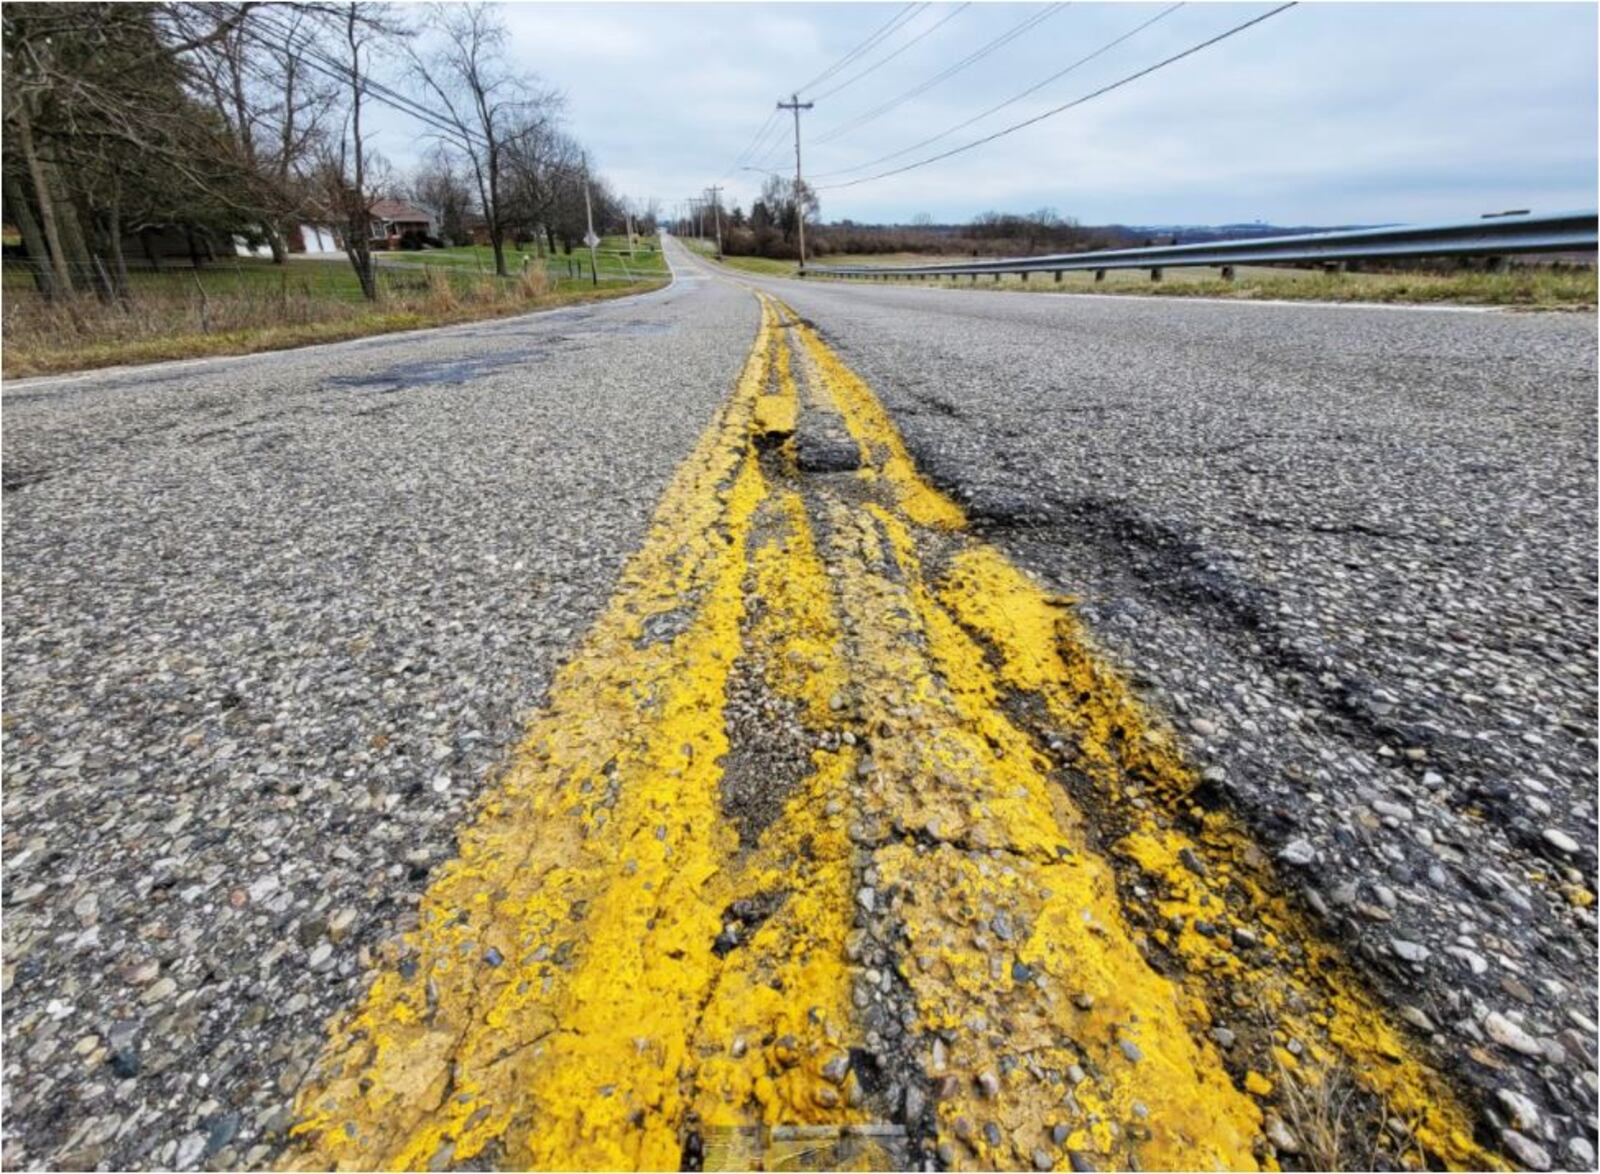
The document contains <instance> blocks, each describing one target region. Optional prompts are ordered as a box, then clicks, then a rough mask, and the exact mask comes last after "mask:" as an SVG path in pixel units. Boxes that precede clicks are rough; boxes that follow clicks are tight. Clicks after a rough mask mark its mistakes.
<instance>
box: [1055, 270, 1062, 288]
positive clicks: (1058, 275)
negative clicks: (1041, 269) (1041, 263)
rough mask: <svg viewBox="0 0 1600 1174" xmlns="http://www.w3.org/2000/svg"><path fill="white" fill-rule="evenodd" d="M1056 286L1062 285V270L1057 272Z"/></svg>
mask: <svg viewBox="0 0 1600 1174" xmlns="http://www.w3.org/2000/svg"><path fill="white" fill-rule="evenodd" d="M1056 284H1057V285H1060V284H1061V270H1059V269H1057V270H1056Z"/></svg>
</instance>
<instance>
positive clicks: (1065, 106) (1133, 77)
mask: <svg viewBox="0 0 1600 1174" xmlns="http://www.w3.org/2000/svg"><path fill="white" fill-rule="evenodd" d="M1299 2H1300V0H1289V3H1287V4H1280V5H1278V7H1276V8H1274V9H1272V10H1270V11H1268V12H1263V13H1262V14H1261V15H1260V16H1256V17H1252V18H1251V19H1249V20H1247V21H1245V22H1244V23H1243V24H1236V25H1234V26H1233V27H1232V28H1230V29H1228V30H1226V31H1225V32H1221V33H1218V34H1217V35H1216V36H1214V37H1211V38H1210V39H1209V40H1205V41H1201V42H1200V43H1199V44H1198V45H1191V46H1190V47H1189V48H1187V49H1185V50H1183V52H1181V53H1174V54H1173V55H1172V56H1171V57H1168V58H1166V59H1165V60H1162V61H1158V62H1156V63H1155V64H1154V65H1147V66H1146V67H1145V68H1143V69H1141V70H1139V71H1138V72H1137V73H1130V74H1129V75H1128V76H1127V77H1124V78H1120V79H1119V80H1117V81H1114V82H1112V83H1110V84H1109V85H1104V86H1101V87H1100V88H1099V89H1098V90H1092V91H1090V92H1089V93H1087V94H1085V95H1083V97H1081V98H1074V99H1073V100H1072V101H1071V102H1064V103H1062V104H1061V105H1060V106H1057V107H1055V108H1054V109H1051V110H1046V111H1045V112H1044V113H1043V114H1036V115H1034V116H1033V117H1032V118H1028V119H1024V120H1023V121H1022V122H1017V123H1013V124H1012V125H1010V126H1008V127H1005V128H1003V129H1001V130H997V131H995V132H994V133H993V134H989V135H985V136H984V137H983V138H981V139H974V140H973V141H972V142H970V143H963V144H962V145H961V146H959V147H952V148H951V149H950V150H948V151H942V152H940V153H939V154H937V155H930V156H929V157H928V158H926V159H919V160H917V162H915V163H907V164H906V165H905V166H904V167H896V168H894V169H892V170H890V171H883V172H879V173H878V174H877V175H868V176H864V177H863V178H861V179H851V180H846V181H845V182H844V183H831V184H827V185H825V186H823V187H819V188H818V189H816V190H818V191H834V190H837V189H839V188H852V187H855V186H856V185H857V184H863V183H872V182H873V181H874V180H879V179H887V178H889V177H890V176H891V175H901V174H903V173H905V172H907V171H914V170H916V169H917V168H918V167H926V166H927V165H928V164H930V163H937V162H939V161H940V160H941V159H948V158H950V157H951V156H952V155H959V154H961V153H962V152H964V151H970V150H972V149H973V148H974V147H981V146H983V145H984V144H985V143H992V142H994V141H995V140H996V139H1001V138H1004V137H1005V136H1006V135H1009V134H1013V133H1015V132H1016V131H1019V130H1022V129H1023V128H1024V127H1029V126H1032V125H1033V124H1034V123H1036V122H1043V121H1044V120H1045V119H1047V118H1053V117H1054V116H1055V115H1057V114H1060V113H1062V112H1064V111H1067V110H1071V109H1072V108H1073V107H1075V106H1082V105H1083V104H1084V103H1085V102H1089V101H1092V100H1094V99H1095V98H1098V97H1100V96H1101V95H1103V94H1109V93H1110V92H1111V91H1112V90H1117V89H1121V88H1122V87H1123V86H1125V85H1127V84H1128V83H1129V82H1135V81H1138V80H1139V79H1140V78H1142V77H1147V76H1148V75H1150V74H1152V73H1155V72H1156V70H1158V69H1164V68H1166V67H1167V66H1169V65H1172V64H1173V63H1175V62H1178V61H1182V60H1183V59H1184V58H1185V57H1190V56H1192V55H1194V54H1196V53H1198V52H1200V50H1202V49H1207V48H1210V47H1211V46H1212V45H1215V44H1217V43H1218V42H1219V41H1225V40H1227V39H1228V38H1229V37H1231V36H1234V35H1235V34H1237V33H1242V32H1244V30H1245V29H1247V28H1250V27H1251V26H1252V25H1258V24H1260V23H1261V22H1262V21H1264V20H1268V19H1270V18H1272V17H1274V16H1277V15H1278V14H1279V13H1280V12H1287V11H1288V10H1289V9H1291V8H1293V7H1294V6H1295V5H1296V4H1298V3H1299Z"/></svg>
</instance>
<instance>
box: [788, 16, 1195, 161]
mask: <svg viewBox="0 0 1600 1174" xmlns="http://www.w3.org/2000/svg"><path fill="white" fill-rule="evenodd" d="M1183 6H1184V0H1179V2H1178V3H1176V4H1173V5H1170V6H1169V7H1167V8H1165V9H1163V10H1162V11H1160V12H1158V13H1156V14H1155V15H1154V16H1152V17H1150V18H1149V19H1148V20H1145V21H1142V22H1141V23H1139V24H1137V25H1135V26H1134V27H1133V28H1131V29H1129V30H1128V31H1127V32H1125V33H1123V34H1122V35H1121V36H1119V37H1116V38H1113V39H1112V40H1110V41H1107V42H1106V43H1105V44H1104V45H1101V46H1100V47H1099V48H1098V49H1096V50H1094V51H1093V52H1092V53H1086V54H1084V55H1083V56H1082V57H1080V58H1078V59H1077V60H1076V61H1074V62H1073V63H1072V64H1071V65H1068V66H1066V67H1065V68H1064V69H1058V70H1056V72H1055V73H1052V74H1051V75H1050V76H1049V77H1046V78H1043V79H1041V80H1040V81H1037V82H1035V83H1034V84H1033V85H1031V86H1029V87H1028V88H1027V89H1025V90H1023V91H1022V92H1021V93H1017V94H1013V95H1012V96H1011V97H1009V98H1007V99H1006V100H1005V101H1004V102H1000V103H998V104H996V105H994V106H991V107H989V108H988V109H987V110H985V111H983V112H982V113H981V114H974V115H973V116H972V117H971V118H968V119H966V120H964V121H962V122H958V123H956V124H955V125H954V126H949V127H946V128H945V129H944V130H942V131H940V132H939V133H938V134H936V135H931V136H929V137H928V138H925V139H922V140H921V141H919V142H915V143H912V144H911V145H910V146H909V147H902V148H900V150H898V151H891V152H890V153H889V154H887V155H879V156H878V157H877V158H876V159H868V160H867V161H866V162H864V163H857V164H855V165H854V166H852V167H840V168H837V169H835V170H833V171H819V172H817V173H816V175H814V176H813V177H812V178H813V179H825V178H828V177H829V176H834V175H849V174H850V173H851V172H853V171H865V170H866V169H867V168H869V167H876V166H877V165H878V164H880V163H887V162H889V161H890V160H892V159H899V158H901V157H902V156H905V155H909V154H911V152H913V151H918V150H921V149H922V148H923V147H927V146H931V145H932V144H934V143H937V142H938V141H939V140H940V139H945V138H949V137H950V136H951V135H953V134H955V133H956V131H958V130H965V129H966V128H967V127H969V126H971V125H972V124H973V123H975V122H982V121H983V120H984V119H985V118H988V117H989V116H990V115H991V114H998V113H999V112H1000V111H1002V110H1004V109H1005V108H1006V107H1007V106H1014V105H1016V104H1017V103H1018V102H1020V101H1022V99H1024V98H1026V97H1028V96H1029V95H1030V94H1034V93H1037V92H1038V91H1039V90H1042V89H1043V88H1044V87H1045V86H1047V85H1049V84H1050V83H1051V82H1055V81H1060V80H1061V79H1062V78H1064V77H1066V76H1067V75H1068V74H1069V73H1072V72H1073V71H1074V70H1076V69H1077V68H1078V67H1079V66H1082V65H1087V64H1088V63H1089V62H1091V61H1093V60H1094V59H1095V58H1096V57H1099V56H1101V55H1102V54H1105V53H1108V52H1110V51H1111V50H1112V49H1115V48H1116V47H1117V46H1118V45H1120V44H1122V43H1123V42H1124V41H1126V40H1128V39H1130V38H1131V37H1134V36H1137V35H1138V34H1139V33H1142V32H1143V31H1144V30H1145V29H1147V28H1149V27H1150V26H1151V25H1153V24H1155V23H1156V22H1157V21H1159V20H1164V19H1166V18H1167V17H1169V16H1171V15H1172V14H1173V13H1174V12H1176V11H1178V9H1180V8H1182V7H1183Z"/></svg>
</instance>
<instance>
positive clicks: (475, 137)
mask: <svg viewBox="0 0 1600 1174" xmlns="http://www.w3.org/2000/svg"><path fill="white" fill-rule="evenodd" d="M249 15H250V17H251V18H253V19H254V20H256V21H257V22H259V23H260V24H261V25H263V26H264V27H265V28H266V29H267V31H268V32H270V33H272V34H274V35H277V36H286V35H287V32H286V29H285V27H283V26H280V25H278V24H275V23H274V22H273V21H271V20H267V19H266V13H265V10H263V9H260V8H257V9H254V10H251V12H250V14H249ZM249 23H250V22H249V20H248V19H247V20H245V21H243V22H241V24H240V28H241V30H245V29H247V28H248V26H249ZM250 35H251V36H254V37H255V39H256V41H257V43H258V44H262V45H264V46H266V47H268V48H271V49H274V50H276V49H279V48H281V46H278V45H276V44H275V43H273V42H271V41H266V40H263V39H262V38H261V37H260V36H259V35H258V34H256V33H255V32H254V30H251V31H250ZM299 53H300V56H301V59H302V60H304V61H305V62H306V64H307V65H309V66H310V67H311V68H312V69H313V70H315V71H316V72H318V73H320V74H322V75H323V76H324V77H329V78H332V79H333V80H334V81H337V82H340V83H344V84H349V83H351V82H352V81H356V80H359V82H360V85H361V90H362V92H363V93H364V94H368V95H371V96H372V97H374V98H376V99H377V100H378V101H379V102H380V103H382V104H383V105H385V106H388V107H389V108H390V109H392V110H396V111H398V112H399V113H401V114H406V115H409V116H410V117H412V118H415V119H417V120H418V121H419V122H422V123H423V124H424V125H426V126H428V127H429V128H431V129H432V130H434V131H435V132H436V133H438V134H439V136H440V137H441V138H445V139H448V140H449V141H450V142H452V143H453V144H454V145H455V146H456V147H458V148H464V149H466V150H468V151H472V150H484V149H486V148H487V147H488V140H487V139H485V138H484V137H483V136H482V135H480V134H479V133H478V132H477V131H475V130H473V129H472V128H471V127H467V126H461V125H458V124H456V123H454V122H451V121H449V120H447V119H444V118H441V117H440V116H439V115H437V114H435V113H434V112H433V111H432V110H430V109H428V108H427V107H426V106H423V105H422V104H420V103H419V102H417V101H415V100H413V99H411V98H408V97H406V96H405V95H404V94H401V93H399V92H398V91H396V90H394V89H392V88H390V87H389V86H387V85H385V84H383V83H382V82H379V81H375V80H373V79H372V78H371V77H370V75H367V74H362V75H360V77H359V79H358V78H357V75H356V73H355V70H354V69H352V68H351V67H350V66H349V65H346V64H345V63H344V62H342V61H340V60H338V59H337V58H335V57H332V56H330V55H329V54H328V53H327V52H326V51H325V50H323V49H321V48H320V47H317V46H316V45H315V42H313V41H309V40H307V41H304V42H302V43H301V45H300V46H299ZM545 168H546V170H547V171H550V172H553V173H555V174H559V175H567V176H573V177H577V178H581V179H585V180H587V178H588V176H589V171H588V169H587V167H570V166H566V165H564V164H560V163H552V162H547V163H546V164H545Z"/></svg>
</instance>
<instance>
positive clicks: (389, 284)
mask: <svg viewBox="0 0 1600 1174" xmlns="http://www.w3.org/2000/svg"><path fill="white" fill-rule="evenodd" d="M661 284H663V282H662V281H660V280H644V281H639V282H634V283H620V282H619V283H615V284H612V285H608V286H604V287H601V288H598V289H596V288H592V287H589V286H587V285H584V286H578V285H576V284H574V285H573V286H561V287H556V288H552V287H551V284H550V283H549V281H548V280H547V279H546V277H545V274H544V272H543V271H542V270H535V271H533V272H531V273H529V274H525V275H523V276H522V277H521V278H518V279H516V280H510V281H505V280H498V279H495V278H493V277H478V276H477V275H452V274H450V273H447V272H441V271H436V270H432V269H430V270H428V271H426V272H421V271H419V272H416V273H407V274H405V275H404V277H403V278H391V279H389V280H386V281H385V284H384V292H383V295H382V297H380V299H379V300H378V301H377V302H368V301H366V300H365V299H362V298H360V297H359V295H356V296H352V293H353V291H350V290H340V289H332V290H329V289H325V288H324V289H315V290H314V289H311V288H310V287H309V286H300V287H298V288H297V287H296V286H295V285H294V284H293V283H291V282H289V281H284V282H282V283H280V284H279V285H277V286H276V287H275V286H272V285H267V284H265V283H261V284H256V285H250V284H241V287H240V288H238V289H231V290H215V289H213V290H206V289H204V288H202V287H201V286H200V285H199V284H198V282H196V283H193V285H192V287H191V288H189V289H187V290H180V289H171V290H166V291H162V292H157V293H149V292H144V291H139V292H137V293H136V294H135V296H134V297H133V298H131V299H130V300H129V301H127V302H125V303H104V302H100V301H97V300H96V299H94V298H92V297H79V298H74V299H72V300H70V301H63V302H55V303H52V302H47V301H44V300H43V299H41V298H38V297H34V296H17V294H16V291H10V292H9V293H8V296H7V297H6V299H5V305H4V317H3V327H0V329H3V335H0V337H3V340H4V352H3V372H4V374H5V375H6V376H7V377H10V378H15V377H18V376H24V375H42V374H49V373H55V372H61V371H75V370H82V369H86V368H91V367H106V366H114V365H119V364H123V363H148V362H154V361H157V360H161V359H182V358H191V357H196V356H202V355H223V354H247V353H250V352H252V351H261V350H280V349H283V348H285V347H293V346H302V345H305V344H307V343H315V342H331V341H336V340H340V339H346V338H357V337H360V336H363V335H368V334H383V333H388V332H392V331H396V330H412V329H418V328H421V327H426V326H442V325H448V324H450V323H455V322H464V321H468V320H471V319H475V318H493V317H502V316H505V315H510V314H519V313H527V312H528V311H531V310H540V309H545V308H548V307H553V306H561V305H568V304H572V303H576V302H589V301H601V300H606V299H609V298H614V297H621V296H624V295H627V294H632V293H639V292H642V291H644V290H647V289H652V288H655V287H657V286H660V285H661Z"/></svg>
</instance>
